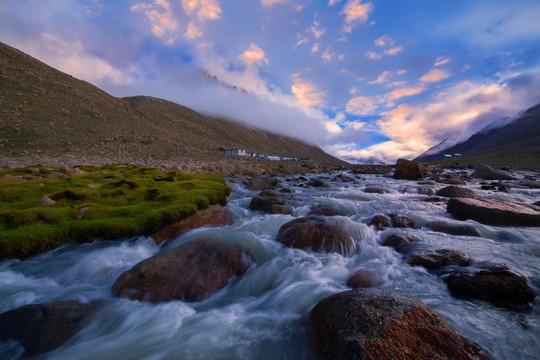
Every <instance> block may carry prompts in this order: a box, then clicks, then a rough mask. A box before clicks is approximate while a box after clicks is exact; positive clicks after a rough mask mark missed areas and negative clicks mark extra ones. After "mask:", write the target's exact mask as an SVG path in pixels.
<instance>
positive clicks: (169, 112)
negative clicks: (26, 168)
mask: <svg viewBox="0 0 540 360" xmlns="http://www.w3.org/2000/svg"><path fill="white" fill-rule="evenodd" d="M228 148H241V149H245V150H247V151H249V152H257V153H263V154H267V155H279V156H290V157H297V158H310V159H311V160H313V161H316V162H318V163H320V164H325V165H343V164H346V162H344V161H342V160H339V159H337V158H335V157H333V156H331V155H329V154H326V153H325V152H324V151H323V150H322V149H320V148H319V147H317V146H314V145H311V144H307V143H305V142H303V141H300V140H297V139H293V138H290V137H285V136H281V135H278V134H274V133H271V132H269V131H265V130H260V129H256V128H252V127H249V126H246V125H242V124H239V123H236V122H233V121H229V120H226V119H219V118H210V117H207V116H204V115H202V114H200V113H198V112H196V111H194V110H192V109H189V108H187V107H185V106H181V105H178V104H176V103H173V102H170V101H166V100H162V99H157V98H152V97H148V96H135V97H126V98H117V97H114V96H111V95H109V94H107V93H106V92H104V91H102V90H100V89H99V88H97V87H95V86H93V85H91V84H89V83H87V82H85V81H81V80H78V79H75V78H74V77H72V76H70V75H67V74H65V73H62V72H60V71H58V70H56V69H54V68H52V67H50V66H48V65H46V64H44V63H42V62H40V61H38V60H36V59H34V58H32V57H31V56H29V55H27V54H24V53H23V52H21V51H19V50H17V49H14V48H12V47H10V46H8V45H6V44H2V43H0V155H1V157H16V156H32V155H33V154H40V155H47V156H52V157H54V156H61V155H62V154H66V152H67V153H74V154H77V155H78V156H80V157H81V158H84V157H85V156H87V157H93V158H99V157H102V158H108V159H115V160H116V161H121V160H122V159H124V160H125V161H136V160H137V159H141V158H153V159H156V160H170V161H183V160H190V159H191V160H204V161H219V160H221V159H223V158H224V157H225V155H224V151H223V149H228Z"/></svg>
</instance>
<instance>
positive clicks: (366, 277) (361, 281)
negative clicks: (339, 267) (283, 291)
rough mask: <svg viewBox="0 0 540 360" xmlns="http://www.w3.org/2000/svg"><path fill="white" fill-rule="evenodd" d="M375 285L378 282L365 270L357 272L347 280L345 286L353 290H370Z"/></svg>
mask: <svg viewBox="0 0 540 360" xmlns="http://www.w3.org/2000/svg"><path fill="white" fill-rule="evenodd" d="M377 285H379V282H378V281H376V280H375V279H373V277H372V276H371V274H369V273H368V272H366V271H365V270H358V271H357V272H355V273H354V274H353V275H352V276H351V277H350V278H349V279H348V280H347V286H349V287H351V288H353V289H360V288H370V287H374V286H377Z"/></svg>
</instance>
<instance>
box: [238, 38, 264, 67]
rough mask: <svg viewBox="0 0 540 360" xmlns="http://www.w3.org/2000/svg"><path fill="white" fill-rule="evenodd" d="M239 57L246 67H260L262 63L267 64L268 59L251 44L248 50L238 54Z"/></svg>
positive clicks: (258, 48)
mask: <svg viewBox="0 0 540 360" xmlns="http://www.w3.org/2000/svg"><path fill="white" fill-rule="evenodd" d="M239 57H240V59H241V60H242V61H244V62H245V63H246V64H247V65H251V64H258V65H261V64H262V63H263V62H265V63H266V64H268V59H267V58H266V57H265V55H264V51H263V50H262V49H261V48H260V47H258V46H257V45H255V44H254V43H251V45H250V46H249V49H248V50H246V51H244V52H243V53H242V54H240V55H239Z"/></svg>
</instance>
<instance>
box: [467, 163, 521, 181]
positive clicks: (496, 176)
mask: <svg viewBox="0 0 540 360" xmlns="http://www.w3.org/2000/svg"><path fill="white" fill-rule="evenodd" d="M471 176H472V177H473V178H477V179H482V180H517V178H516V177H515V176H512V175H510V174H509V173H507V172H506V171H502V170H496V169H494V168H492V167H491V166H489V165H481V166H480V167H479V168H478V169H477V170H476V171H475V172H474V173H473V174H472V175H471Z"/></svg>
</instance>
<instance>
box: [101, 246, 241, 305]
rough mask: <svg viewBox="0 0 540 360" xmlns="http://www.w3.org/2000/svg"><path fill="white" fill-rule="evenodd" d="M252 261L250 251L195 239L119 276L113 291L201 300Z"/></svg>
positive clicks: (153, 298)
mask: <svg viewBox="0 0 540 360" xmlns="http://www.w3.org/2000/svg"><path fill="white" fill-rule="evenodd" d="M251 263H252V257H251V254H249V253H248V252H247V251H246V250H245V249H243V248H240V247H238V246H236V245H232V244H228V243H223V242H218V241H212V240H196V241H192V242H189V243H186V244H184V245H181V246H179V247H176V248H174V249H170V250H166V251H163V252H160V253H158V254H156V255H154V256H152V257H151V258H149V259H146V260H143V261H141V262H140V263H138V264H137V265H135V266H134V267H133V268H131V269H130V270H128V271H126V272H124V273H122V275H120V277H119V278H118V279H117V280H116V281H115V283H114V284H113V287H112V291H113V293H114V295H116V296H125V297H129V298H130V299H132V300H144V301H149V302H158V301H168V300H174V299H177V300H184V301H201V300H204V299H206V298H208V297H209V296H210V295H211V294H212V293H214V292H216V291H217V290H220V289H222V288H224V287H225V286H226V285H227V284H228V282H229V280H230V279H231V278H232V277H233V276H238V275H241V274H243V273H244V272H245V271H246V270H247V269H248V267H249V266H250V265H251Z"/></svg>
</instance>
